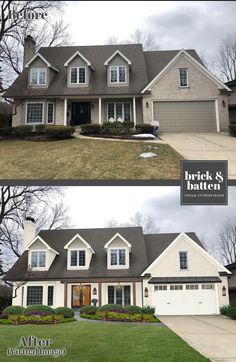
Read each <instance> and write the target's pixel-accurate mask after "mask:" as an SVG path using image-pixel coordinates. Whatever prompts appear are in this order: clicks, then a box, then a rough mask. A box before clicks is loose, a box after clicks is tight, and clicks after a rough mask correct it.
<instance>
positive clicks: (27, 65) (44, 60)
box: [25, 53, 59, 72]
mask: <svg viewBox="0 0 236 362" xmlns="http://www.w3.org/2000/svg"><path fill="white" fill-rule="evenodd" d="M36 58H40V59H41V60H42V61H43V62H44V63H45V64H46V65H47V67H48V68H52V69H53V70H55V71H56V72H59V70H58V69H56V68H54V67H53V66H52V65H51V64H50V63H49V62H48V61H47V59H45V58H44V57H43V56H42V54H40V53H36V54H35V55H34V56H33V58H31V59H30V60H29V61H28V63H26V64H25V68H29V66H30V64H31V63H33V61H34V60H35V59H36Z"/></svg>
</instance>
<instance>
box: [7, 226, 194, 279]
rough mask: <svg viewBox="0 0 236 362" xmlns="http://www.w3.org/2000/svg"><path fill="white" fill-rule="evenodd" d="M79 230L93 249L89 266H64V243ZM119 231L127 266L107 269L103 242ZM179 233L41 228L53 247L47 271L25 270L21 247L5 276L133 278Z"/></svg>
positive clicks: (127, 229) (65, 262)
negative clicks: (124, 242) (124, 243)
mask: <svg viewBox="0 0 236 362" xmlns="http://www.w3.org/2000/svg"><path fill="white" fill-rule="evenodd" d="M77 233H78V234H79V235H81V236H82V238H84V239H85V240H86V241H87V242H88V243H89V244H90V246H91V247H92V248H93V249H94V251H95V254H93V256H92V260H91V263H90V268H89V270H67V250H65V249H64V246H65V245H66V244H67V243H68V242H69V241H70V240H71V239H72V238H73V237H74V236H75V235H76V234H77ZM116 233H119V234H120V235H122V236H123V237H124V238H125V239H126V240H127V241H128V242H129V243H130V244H131V246H132V247H131V253H130V268H129V269H123V270H122V269H116V270H109V269H107V254H106V250H105V248H104V246H105V244H106V243H107V242H108V241H109V240H110V239H111V238H112V237H113V236H114V235H115V234H116ZM178 235H179V233H175V234H153V235H143V230H142V228H141V227H124V228H103V229H66V230H45V231H41V232H40V233H39V236H41V237H42V238H43V240H45V242H46V243H47V244H48V245H49V246H50V247H52V248H53V249H55V250H56V251H57V252H58V253H59V255H57V256H56V257H55V259H54V261H53V263H52V265H51V267H50V269H49V270H48V271H34V272H28V271H27V264H28V252H27V251H25V252H24V253H23V254H22V256H21V257H20V258H19V259H18V261H17V262H16V263H15V265H14V266H13V267H12V269H10V270H9V272H8V273H7V276H6V278H5V279H6V280H15V281H16V280H27V279H30V280H44V279H45V280H46V279H47V280H49V279H57V280H65V279H79V278H135V277H140V275H141V273H142V272H143V271H144V270H145V269H146V268H147V267H148V266H149V265H150V264H151V263H152V261H153V260H154V259H155V258H157V257H158V256H159V255H160V254H161V253H162V251H163V250H164V249H165V248H166V247H167V246H168V245H170V244H171V242H172V241H173V240H174V239H175V238H176V237H177V236H178ZM188 235H189V236H190V237H191V238H193V240H195V241H196V242H197V243H198V244H199V245H201V243H200V241H199V240H198V238H197V236H196V235H195V234H194V233H188Z"/></svg>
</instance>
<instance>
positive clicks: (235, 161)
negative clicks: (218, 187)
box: [160, 133, 236, 179]
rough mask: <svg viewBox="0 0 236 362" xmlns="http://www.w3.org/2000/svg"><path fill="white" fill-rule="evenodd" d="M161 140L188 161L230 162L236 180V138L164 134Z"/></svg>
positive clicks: (230, 171) (201, 134)
mask: <svg viewBox="0 0 236 362" xmlns="http://www.w3.org/2000/svg"><path fill="white" fill-rule="evenodd" d="M160 138H161V139H163V140H164V141H165V142H166V143H168V144H169V145H170V146H171V147H173V148H174V149H175V150H176V151H177V152H178V153H180V154H181V155H182V156H183V157H184V158H185V159H187V160H228V166H229V178H230V179H236V138H235V137H231V136H229V135H227V134H223V133H163V134H160Z"/></svg>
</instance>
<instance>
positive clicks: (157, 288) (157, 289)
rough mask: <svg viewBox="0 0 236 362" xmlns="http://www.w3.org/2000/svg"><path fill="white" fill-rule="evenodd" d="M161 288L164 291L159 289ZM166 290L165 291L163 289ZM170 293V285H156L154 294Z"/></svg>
mask: <svg viewBox="0 0 236 362" xmlns="http://www.w3.org/2000/svg"><path fill="white" fill-rule="evenodd" d="M159 287H162V289H159ZM164 287H165V288H166V289H163V288H164ZM167 291H168V285H166V284H159V285H154V292H167Z"/></svg>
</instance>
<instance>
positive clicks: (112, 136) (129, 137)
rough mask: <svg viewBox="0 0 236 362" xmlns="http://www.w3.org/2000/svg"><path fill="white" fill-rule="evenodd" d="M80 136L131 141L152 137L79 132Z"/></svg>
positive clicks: (148, 139)
mask: <svg viewBox="0 0 236 362" xmlns="http://www.w3.org/2000/svg"><path fill="white" fill-rule="evenodd" d="M81 136H86V137H96V138H110V139H117V140H132V141H146V140H147V141H150V140H151V141H153V140H154V139H153V138H152V137H143V138H138V137H137V138H136V137H133V136H132V135H110V134H103V135H101V134H83V133H81Z"/></svg>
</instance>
